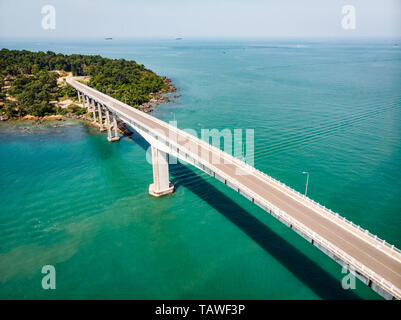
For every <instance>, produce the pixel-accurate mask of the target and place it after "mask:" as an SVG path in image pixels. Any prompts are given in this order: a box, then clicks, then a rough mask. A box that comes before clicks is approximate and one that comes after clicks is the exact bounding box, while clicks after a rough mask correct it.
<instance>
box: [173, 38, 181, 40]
mask: <svg viewBox="0 0 401 320" xmlns="http://www.w3.org/2000/svg"><path fill="white" fill-rule="evenodd" d="M182 39H183V38H175V40H182Z"/></svg>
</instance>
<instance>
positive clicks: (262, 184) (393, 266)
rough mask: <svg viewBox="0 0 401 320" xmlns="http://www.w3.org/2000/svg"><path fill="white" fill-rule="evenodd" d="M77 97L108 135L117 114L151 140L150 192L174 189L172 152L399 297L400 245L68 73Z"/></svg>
mask: <svg viewBox="0 0 401 320" xmlns="http://www.w3.org/2000/svg"><path fill="white" fill-rule="evenodd" d="M66 82H67V83H68V84H69V85H71V86H72V87H74V88H75V89H76V90H77V92H78V97H79V100H80V101H82V102H83V104H84V105H85V106H86V108H87V110H88V112H91V113H92V115H93V121H94V122H95V123H97V124H98V126H99V128H100V130H104V131H107V137H108V140H109V141H111V142H112V141H117V140H119V135H118V130H117V119H118V120H119V121H122V122H124V123H125V124H127V125H128V126H129V127H131V128H133V129H134V130H135V131H136V132H138V133H139V134H140V135H141V136H142V137H143V138H144V139H145V140H147V142H148V143H149V144H150V145H151V149H152V165H153V183H152V184H150V186H149V193H150V194H151V195H152V196H155V197H160V196H164V195H167V194H170V193H172V192H173V191H174V186H173V184H172V183H171V182H170V180H169V166H168V157H169V155H171V156H174V157H176V158H178V159H180V160H182V161H184V162H186V163H189V164H191V165H193V166H195V167H197V168H198V169H200V170H202V171H204V172H206V173H207V174H209V175H211V176H213V177H214V178H216V179H217V180H219V181H221V182H222V183H224V184H226V185H227V186H228V187H230V188H232V189H234V190H235V191H236V192H238V193H240V194H241V195H243V196H244V197H245V198H247V199H249V200H250V201H251V202H253V203H254V204H255V205H257V206H259V207H260V208H262V209H263V210H265V211H266V212H268V213H269V214H271V215H272V216H274V217H275V218H277V219H278V220H279V221H281V222H282V223H284V224H285V225H287V226H288V227H289V228H291V229H292V230H294V231H295V232H297V233H298V234H299V235H301V236H302V237H303V238H305V239H306V240H307V241H308V242H310V243H311V244H312V245H314V246H316V247H317V248H318V249H320V250H321V251H323V252H324V253H325V254H327V255H328V256H329V257H330V258H332V259H333V260H335V261H336V262H337V263H339V264H340V265H341V266H343V267H346V268H348V270H351V271H352V272H354V274H355V276H356V277H357V278H358V279H360V280H361V281H362V282H363V283H365V284H366V285H367V286H369V287H370V288H372V289H373V290H374V291H376V292H377V293H378V294H380V295H381V296H382V297H384V298H385V299H389V300H390V299H398V300H399V299H401V251H400V250H399V249H397V248H396V247H394V245H390V244H389V243H387V242H386V241H385V240H381V239H380V238H378V237H377V236H376V235H373V234H372V233H370V232H369V231H368V230H365V229H363V228H361V227H360V226H358V225H355V224H354V223H352V222H351V221H348V220H347V219H346V218H345V217H342V216H340V215H339V214H338V213H335V212H333V211H331V210H330V209H328V208H326V207H324V206H322V205H320V204H318V203H316V202H315V201H313V200H312V199H310V198H308V197H306V196H304V195H302V194H300V193H299V192H297V191H295V190H293V189H291V188H290V187H288V186H286V185H285V184H283V183H281V182H279V181H277V180H275V179H274V178H272V177H270V176H268V175H267V174H265V173H263V172H261V171H259V170H257V169H255V168H253V167H251V166H249V165H248V164H246V163H245V162H243V161H241V160H239V159H237V158H235V157H233V156H232V155H230V154H228V153H226V152H224V151H222V150H220V149H218V148H216V147H214V146H212V145H210V144H209V143H207V142H206V141H203V140H201V139H198V138H196V137H195V136H193V135H190V134H188V133H187V132H184V131H183V130H180V129H178V128H176V127H174V126H172V125H170V124H167V123H166V122H164V121H161V120H159V119H157V118H155V117H152V116H151V115H149V114H146V113H144V112H141V111H139V110H137V109H135V108H133V107H131V106H129V105H127V104H125V103H123V102H121V101H118V100H116V99H114V98H112V97H110V96H108V95H105V94H103V93H101V92H99V91H97V90H95V89H93V88H90V87H88V86H86V85H85V84H83V83H81V82H78V81H77V80H75V79H74V78H72V77H68V78H67V79H66Z"/></svg>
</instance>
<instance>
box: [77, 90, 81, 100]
mask: <svg viewBox="0 0 401 320" xmlns="http://www.w3.org/2000/svg"><path fill="white" fill-rule="evenodd" d="M77 92H78V102H81V92H79V91H77Z"/></svg>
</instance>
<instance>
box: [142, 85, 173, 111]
mask: <svg viewBox="0 0 401 320" xmlns="http://www.w3.org/2000/svg"><path fill="white" fill-rule="evenodd" d="M162 79H163V81H164V83H165V84H166V85H167V90H166V91H159V92H156V93H151V94H150V97H151V99H150V101H149V102H146V103H143V104H141V105H140V106H139V107H138V110H140V111H142V112H145V113H150V112H152V111H153V110H154V108H155V107H156V106H157V105H159V104H161V103H168V102H172V101H173V99H171V98H170V97H168V96H166V94H169V93H173V92H177V88H176V87H175V86H174V85H173V84H172V81H171V79H169V78H166V77H162ZM179 97H180V95H175V96H173V98H174V99H176V98H179Z"/></svg>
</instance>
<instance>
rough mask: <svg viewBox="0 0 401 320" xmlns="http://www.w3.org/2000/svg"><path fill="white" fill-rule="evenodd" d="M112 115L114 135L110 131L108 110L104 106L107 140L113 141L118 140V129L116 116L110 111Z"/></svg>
mask: <svg viewBox="0 0 401 320" xmlns="http://www.w3.org/2000/svg"><path fill="white" fill-rule="evenodd" d="M112 117H113V126H114V128H113V129H114V136H113V135H112V132H111V126H112V124H111V122H110V111H109V109H107V108H106V127H107V140H108V141H109V142H113V141H118V140H120V137H119V135H118V131H117V120H116V117H115V115H114V113H112Z"/></svg>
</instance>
